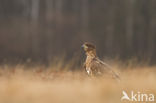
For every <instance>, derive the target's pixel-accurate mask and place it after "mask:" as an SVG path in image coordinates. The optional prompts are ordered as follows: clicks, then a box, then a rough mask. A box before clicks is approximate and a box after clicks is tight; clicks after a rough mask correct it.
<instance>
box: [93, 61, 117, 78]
mask: <svg viewBox="0 0 156 103" xmlns="http://www.w3.org/2000/svg"><path fill="white" fill-rule="evenodd" d="M91 67H92V68H91V69H92V70H93V71H95V70H96V71H97V72H98V73H101V74H109V75H111V76H112V77H113V78H115V79H119V80H120V77H119V76H118V75H117V74H116V73H115V72H114V71H113V70H112V67H111V66H110V65H108V64H107V63H104V62H103V61H101V60H100V59H99V58H94V59H93V60H92V63H91ZM94 69H95V70H94Z"/></svg>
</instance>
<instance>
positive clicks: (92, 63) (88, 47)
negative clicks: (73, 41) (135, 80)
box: [82, 42, 120, 80]
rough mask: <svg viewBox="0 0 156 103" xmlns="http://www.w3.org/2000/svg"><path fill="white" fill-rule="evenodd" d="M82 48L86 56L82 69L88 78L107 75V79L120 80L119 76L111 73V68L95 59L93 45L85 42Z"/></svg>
mask: <svg viewBox="0 0 156 103" xmlns="http://www.w3.org/2000/svg"><path fill="white" fill-rule="evenodd" d="M82 47H83V49H84V51H85V53H86V56H87V57H86V60H85V63H84V65H83V67H84V68H85V71H86V72H87V74H88V75H89V76H104V75H109V77H110V76H111V77H113V78H115V79H117V80H120V77H119V75H118V74H117V73H115V72H114V71H113V69H112V67H111V66H110V65H108V64H107V63H105V62H103V61H101V60H100V59H99V58H98V57H97V54H96V47H95V45H94V44H92V43H89V42H85V43H84V44H83V45H82Z"/></svg>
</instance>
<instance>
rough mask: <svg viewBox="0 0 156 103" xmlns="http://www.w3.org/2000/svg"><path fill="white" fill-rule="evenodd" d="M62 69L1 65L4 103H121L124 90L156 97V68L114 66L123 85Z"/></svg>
mask: <svg viewBox="0 0 156 103" xmlns="http://www.w3.org/2000/svg"><path fill="white" fill-rule="evenodd" d="M64 67H65V68H68V66H64ZM54 68H55V69H54ZM60 68H61V69H64V68H63V65H62V66H61V64H59V65H56V66H55V65H52V66H49V67H44V66H32V67H31V66H29V67H28V66H26V65H16V66H9V65H3V66H1V67H0V103H121V100H120V98H121V97H122V91H123V90H125V91H127V92H130V91H132V90H133V91H135V92H137V91H140V92H142V93H153V94H155V95H156V67H154V66H153V67H149V66H143V67H141V66H135V67H133V66H124V67H123V66H120V65H115V64H114V68H115V71H117V72H118V73H119V74H120V76H121V82H120V83H118V82H116V81H114V80H112V79H108V78H107V79H106V78H89V77H87V76H86V75H85V74H84V73H83V72H81V71H68V70H65V71H60V70H61V69H60ZM57 69H58V70H59V71H57ZM126 103H127V101H126Z"/></svg>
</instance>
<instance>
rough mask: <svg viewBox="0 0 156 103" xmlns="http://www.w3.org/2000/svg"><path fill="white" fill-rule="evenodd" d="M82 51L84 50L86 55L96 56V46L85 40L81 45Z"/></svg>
mask: <svg viewBox="0 0 156 103" xmlns="http://www.w3.org/2000/svg"><path fill="white" fill-rule="evenodd" d="M82 47H83V49H84V51H85V52H86V54H87V55H95V56H96V47H95V45H94V44H92V43H89V42H85V43H84V44H83V45H82Z"/></svg>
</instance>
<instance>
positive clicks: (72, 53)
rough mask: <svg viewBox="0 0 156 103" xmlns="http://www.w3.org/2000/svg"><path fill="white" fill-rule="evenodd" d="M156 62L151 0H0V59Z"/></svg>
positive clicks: (155, 7)
mask: <svg viewBox="0 0 156 103" xmlns="http://www.w3.org/2000/svg"><path fill="white" fill-rule="evenodd" d="M85 41H89V42H92V43H94V44H95V45H96V47H97V50H98V55H99V56H100V57H101V58H111V59H113V58H116V57H118V58H120V59H122V60H126V59H130V58H133V57H137V58H139V59H140V60H150V62H151V63H155V61H156V46H155V44H156V0H0V61H1V63H2V62H5V61H13V62H14V61H18V60H23V61H27V60H28V59H31V60H32V61H42V62H48V61H50V60H52V59H53V58H54V57H56V56H63V55H65V56H66V59H72V58H74V57H76V56H78V57H84V52H82V49H81V45H82V44H83V42H85Z"/></svg>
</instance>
